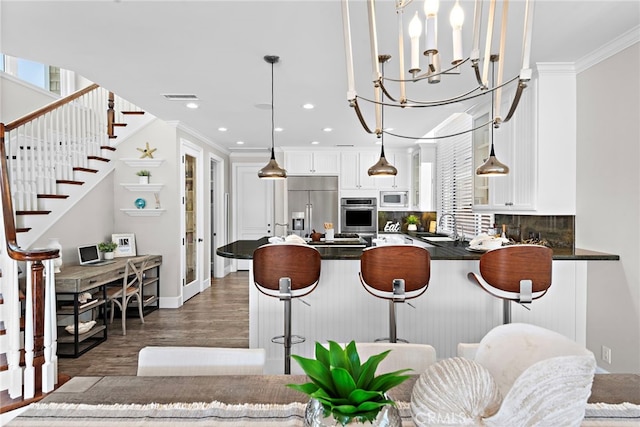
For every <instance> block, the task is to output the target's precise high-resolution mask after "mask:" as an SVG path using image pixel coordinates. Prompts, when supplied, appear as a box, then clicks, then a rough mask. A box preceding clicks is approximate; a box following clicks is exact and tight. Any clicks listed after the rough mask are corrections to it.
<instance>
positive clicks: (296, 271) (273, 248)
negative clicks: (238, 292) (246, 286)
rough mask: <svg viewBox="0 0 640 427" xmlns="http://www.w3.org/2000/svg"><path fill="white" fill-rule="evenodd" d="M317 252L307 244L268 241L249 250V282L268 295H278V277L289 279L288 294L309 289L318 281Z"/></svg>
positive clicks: (305, 292) (313, 287) (296, 295)
mask: <svg viewBox="0 0 640 427" xmlns="http://www.w3.org/2000/svg"><path fill="white" fill-rule="evenodd" d="M320 263H321V258H320V252H318V251H317V250H316V249H314V248H312V247H311V246H304V245H294V244H272V245H264V246H260V247H259V248H258V249H256V250H255V251H254V252H253V281H254V282H255V284H256V287H257V288H258V290H259V291H260V292H262V293H264V294H265V295H268V296H275V297H277V296H278V292H279V290H280V279H281V278H282V277H289V278H290V279H291V291H292V294H291V297H292V298H297V297H301V296H304V295H307V294H308V293H310V292H312V291H313V290H314V289H315V286H316V285H317V284H318V281H319V280H320Z"/></svg>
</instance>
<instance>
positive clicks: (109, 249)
mask: <svg viewBox="0 0 640 427" xmlns="http://www.w3.org/2000/svg"><path fill="white" fill-rule="evenodd" d="M117 247H118V244H117V243H116V242H102V243H98V250H100V252H102V253H103V254H104V259H113V251H115V250H116V248H117Z"/></svg>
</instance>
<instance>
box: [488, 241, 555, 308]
mask: <svg viewBox="0 0 640 427" xmlns="http://www.w3.org/2000/svg"><path fill="white" fill-rule="evenodd" d="M552 255H553V250H552V249H550V248H547V247H544V246H539V245H512V246H503V247H501V248H499V249H494V250H491V251H489V252H486V253H485V254H483V255H482V256H481V257H480V274H481V275H482V278H483V279H484V280H485V281H486V282H487V283H489V284H490V285H491V286H493V287H495V288H497V289H500V290H502V291H506V292H514V293H520V281H521V280H531V282H532V292H533V298H534V299H536V298H540V297H541V296H542V295H544V292H545V291H546V290H547V289H549V287H550V286H551V265H552Z"/></svg>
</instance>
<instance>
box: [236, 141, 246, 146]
mask: <svg viewBox="0 0 640 427" xmlns="http://www.w3.org/2000/svg"><path fill="white" fill-rule="evenodd" d="M236 144H238V145H242V144H244V141H237V142H236Z"/></svg>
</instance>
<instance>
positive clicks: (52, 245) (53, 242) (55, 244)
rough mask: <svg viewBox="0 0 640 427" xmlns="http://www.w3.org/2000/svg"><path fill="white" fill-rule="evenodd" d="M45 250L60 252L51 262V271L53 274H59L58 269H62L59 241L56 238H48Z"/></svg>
mask: <svg viewBox="0 0 640 427" xmlns="http://www.w3.org/2000/svg"><path fill="white" fill-rule="evenodd" d="M47 248H49V249H57V250H58V251H60V254H59V255H58V258H54V260H53V271H54V272H55V273H60V268H61V267H62V245H61V244H60V239H59V238H57V237H52V238H50V239H49V244H48V245H47Z"/></svg>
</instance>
